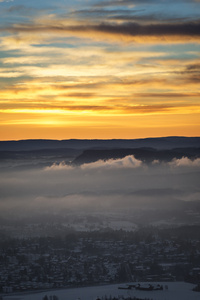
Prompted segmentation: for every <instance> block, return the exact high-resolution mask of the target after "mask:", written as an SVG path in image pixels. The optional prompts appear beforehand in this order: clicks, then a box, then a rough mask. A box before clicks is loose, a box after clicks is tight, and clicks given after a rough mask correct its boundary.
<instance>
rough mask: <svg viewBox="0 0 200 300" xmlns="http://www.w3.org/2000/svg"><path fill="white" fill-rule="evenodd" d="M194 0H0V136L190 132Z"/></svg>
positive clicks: (196, 30)
mask: <svg viewBox="0 0 200 300" xmlns="http://www.w3.org/2000/svg"><path fill="white" fill-rule="evenodd" d="M199 58H200V1H199V0H176V1H174V0H166V1H165V0H163V1H158V0H108V1H104V0H102V1H101V0H88V1H87V0H85V1H78V0H73V1H71V0H57V1H53V0H43V1H38V0H35V1H27V0H12V1H11V0H10V1H9V0H7V1H3V0H0V114H1V115H0V140H19V139H35V138H37V139H40V138H42V139H70V138H78V139H79V138H81V139H94V138H95V139H110V138H124V139H130V138H143V137H158V136H179V135H184V136H199V135H200V106H199V105H200V59H199Z"/></svg>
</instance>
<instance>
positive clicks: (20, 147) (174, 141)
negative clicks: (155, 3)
mask: <svg viewBox="0 0 200 300" xmlns="http://www.w3.org/2000/svg"><path fill="white" fill-rule="evenodd" d="M142 147H151V148H155V149H160V150H161V149H173V148H186V147H200V137H162V138H146V139H129V140H123V139H111V140H95V139H94V140H76V139H70V140H20V141H0V151H31V150H40V149H61V148H65V149H67V148H71V149H82V150H86V149H119V148H122V149H130V148H142Z"/></svg>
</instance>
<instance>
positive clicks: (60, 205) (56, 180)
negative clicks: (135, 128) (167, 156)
mask: <svg viewBox="0 0 200 300" xmlns="http://www.w3.org/2000/svg"><path fill="white" fill-rule="evenodd" d="M199 173H200V163H199V159H196V160H194V161H191V160H189V159H187V158H182V159H180V160H173V161H172V162H170V163H168V164H167V163H162V164H161V163H159V162H157V163H156V164H152V165H148V166H147V165H145V164H144V163H141V161H138V160H136V159H135V158H134V157H133V156H127V157H125V158H123V159H117V160H108V161H98V162H96V163H91V164H85V165H82V166H80V167H72V166H69V165H66V164H65V163H64V162H63V163H60V164H56V163H54V164H53V165H52V166H50V167H47V168H39V169H33V168H32V167H31V168H30V167H29V168H28V169H27V168H26V169H24V168H23V169H7V171H6V172H5V171H4V172H3V173H2V174H1V177H2V180H1V183H0V189H1V197H0V208H1V212H2V213H3V214H4V216H6V215H7V214H10V213H13V212H15V214H16V216H17V215H23V214H24V213H26V212H30V211H32V213H41V209H42V210H43V211H44V212H51V213H54V212H57V213H58V212H60V213H61V212H62V213H66V214H67V213H69V212H71V211H76V212H77V213H80V212H92V211H96V210H97V211H101V212H105V213H107V212H112V213H117V212H124V211H125V210H130V211H132V210H133V211H134V209H147V210H149V209H152V208H153V209H158V208H159V209H161V210H165V209H173V204H172V203H173V201H174V205H177V201H198V200H199V195H200V189H199V185H198V181H199V175H200V174H199Z"/></svg>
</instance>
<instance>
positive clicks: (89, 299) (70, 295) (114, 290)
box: [3, 282, 200, 300]
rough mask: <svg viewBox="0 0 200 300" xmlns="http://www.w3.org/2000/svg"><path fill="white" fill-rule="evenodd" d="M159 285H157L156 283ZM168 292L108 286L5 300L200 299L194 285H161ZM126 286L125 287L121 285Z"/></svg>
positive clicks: (28, 295) (64, 290) (9, 297)
mask: <svg viewBox="0 0 200 300" xmlns="http://www.w3.org/2000/svg"><path fill="white" fill-rule="evenodd" d="M156 284H157V283H156ZM160 284H162V285H163V286H164V287H165V285H167V286H168V290H166V289H165V288H164V290H163V291H136V290H134V289H133V290H119V289H118V286H119V285H106V286H97V287H85V288H74V289H63V290H55V291H49V292H43V293H36V294H26V295H17V296H5V297H4V298H3V300H42V299H43V297H44V296H45V295H47V296H52V295H56V296H57V297H59V300H66V299H67V300H76V299H78V298H79V299H81V300H95V299H96V298H97V297H102V296H105V295H107V296H108V297H109V296H110V295H111V296H125V297H128V296H132V297H133V296H136V297H139V298H145V297H146V298H150V299H152V300H197V299H200V293H198V292H193V291H192V288H193V287H194V285H193V284H190V283H185V282H167V283H163V282H162V283H160ZM120 286H124V285H120Z"/></svg>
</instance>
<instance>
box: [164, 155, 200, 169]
mask: <svg viewBox="0 0 200 300" xmlns="http://www.w3.org/2000/svg"><path fill="white" fill-rule="evenodd" d="M169 165H170V166H172V167H200V158H197V159H194V160H191V159H189V158H188V157H182V158H180V159H173V160H172V161H171V162H170V163H169Z"/></svg>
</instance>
